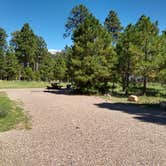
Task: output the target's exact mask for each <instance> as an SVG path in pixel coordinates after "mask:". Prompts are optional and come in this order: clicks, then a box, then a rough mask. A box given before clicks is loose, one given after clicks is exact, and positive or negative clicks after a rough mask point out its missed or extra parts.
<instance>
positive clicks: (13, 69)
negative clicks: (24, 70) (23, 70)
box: [5, 49, 20, 80]
mask: <svg viewBox="0 0 166 166" xmlns="http://www.w3.org/2000/svg"><path fill="white" fill-rule="evenodd" d="M5 72H6V78H7V80H18V79H20V78H19V74H20V65H19V62H18V59H17V57H16V56H15V54H14V52H13V51H12V49H8V51H7V54H6V56H5Z"/></svg>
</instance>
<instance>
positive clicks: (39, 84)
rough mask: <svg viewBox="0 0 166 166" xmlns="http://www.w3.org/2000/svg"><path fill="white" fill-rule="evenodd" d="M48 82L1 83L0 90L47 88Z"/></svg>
mask: <svg viewBox="0 0 166 166" xmlns="http://www.w3.org/2000/svg"><path fill="white" fill-rule="evenodd" d="M47 85H48V82H41V81H40V82H38V81H0V89H3V88H45V87H46V86H47Z"/></svg>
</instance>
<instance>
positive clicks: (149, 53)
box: [0, 4, 166, 94]
mask: <svg viewBox="0 0 166 166" xmlns="http://www.w3.org/2000/svg"><path fill="white" fill-rule="evenodd" d="M65 28H66V31H65V33H64V37H65V38H66V37H70V38H71V40H72V42H73V44H72V45H71V46H66V47H65V48H64V50H63V51H62V52H60V53H57V54H56V55H51V54H50V53H49V52H48V49H47V45H46V42H45V41H44V39H43V38H42V37H40V36H37V35H36V34H34V32H33V30H32V29H31V27H30V26H29V24H28V23H25V24H24V25H23V27H22V28H21V29H20V30H18V31H16V32H13V33H12V38H11V41H10V42H9V44H7V41H6V38H7V34H6V32H5V30H4V29H2V28H0V79H6V80H43V81H50V80H60V81H67V82H71V83H72V84H73V85H74V86H75V88H76V89H77V90H78V91H79V92H81V93H88V94H93V93H107V92H108V91H109V90H110V89H112V91H113V89H114V87H115V85H116V84H117V83H118V84H120V85H121V87H122V89H123V91H124V92H125V94H128V93H129V91H130V89H131V88H132V87H133V86H137V85H139V86H140V85H142V94H146V90H147V84H148V82H159V83H162V84H165V83H166V31H163V32H162V33H160V30H159V27H158V21H154V22H153V21H152V20H151V19H150V17H147V16H145V15H142V16H141V17H140V18H139V19H138V21H137V22H136V23H135V24H131V23H130V24H129V25H127V26H126V27H123V26H122V25H121V22H120V19H119V18H118V14H117V13H116V12H115V11H113V10H110V12H109V13H108V16H107V17H106V18H105V21H104V23H100V21H99V20H98V19H97V18H96V17H95V16H94V15H93V14H92V13H91V12H90V11H89V9H88V8H87V7H85V6H84V5H82V4H81V5H77V6H75V7H74V8H73V9H72V10H71V13H70V15H69V17H68V18H67V21H66V24H65Z"/></svg>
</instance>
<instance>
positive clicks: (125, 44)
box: [116, 24, 139, 95]
mask: <svg viewBox="0 0 166 166" xmlns="http://www.w3.org/2000/svg"><path fill="white" fill-rule="evenodd" d="M135 39H136V33H135V27H134V25H131V24H129V25H128V26H127V27H126V28H125V29H124V32H123V33H122V34H121V36H120V38H119V40H118V43H117V45H116V51H117V56H118V66H117V69H118V70H117V71H118V73H119V74H120V77H121V78H120V82H121V83H122V87H123V91H125V94H126V95H127V94H128V90H129V84H130V77H131V76H134V75H135V71H136V63H137V62H138V60H139V59H138V58H139V49H138V47H137V46H136V45H135Z"/></svg>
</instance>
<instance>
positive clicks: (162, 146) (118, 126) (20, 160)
mask: <svg viewBox="0 0 166 166" xmlns="http://www.w3.org/2000/svg"><path fill="white" fill-rule="evenodd" d="M4 91H6V92H7V94H8V95H9V97H10V98H11V99H13V100H18V101H22V102H23V103H24V108H25V110H26V111H28V113H29V115H30V116H31V123H32V129H30V130H16V129H15V130H11V131H7V132H3V133H0V166H144V165H146V166H147V165H149V166H160V165H161V166H166V114H165V113H163V112H159V111H152V112H149V111H147V110H144V111H142V110H141V109H138V108H136V107H132V106H130V107H129V106H124V108H122V106H121V105H118V104H117V105H116V104H111V103H107V102H106V101H104V100H103V99H100V98H98V97H90V96H74V95H64V94H58V93H46V92H43V89H9V90H4Z"/></svg>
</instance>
